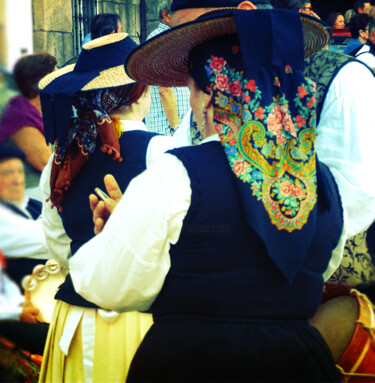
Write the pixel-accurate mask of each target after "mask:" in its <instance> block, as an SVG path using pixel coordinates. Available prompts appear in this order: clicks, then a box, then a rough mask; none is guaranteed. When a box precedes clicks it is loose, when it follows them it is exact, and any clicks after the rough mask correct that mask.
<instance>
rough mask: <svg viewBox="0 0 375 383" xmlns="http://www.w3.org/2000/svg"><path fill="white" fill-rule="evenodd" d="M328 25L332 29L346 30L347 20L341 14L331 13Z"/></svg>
mask: <svg viewBox="0 0 375 383" xmlns="http://www.w3.org/2000/svg"><path fill="white" fill-rule="evenodd" d="M327 24H328V25H329V26H330V27H331V28H332V29H344V28H345V18H344V15H343V14H342V13H341V12H331V13H330V14H329V15H328V17H327Z"/></svg>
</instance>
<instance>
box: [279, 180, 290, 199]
mask: <svg viewBox="0 0 375 383" xmlns="http://www.w3.org/2000/svg"><path fill="white" fill-rule="evenodd" d="M292 189H293V185H292V184H291V183H290V182H289V181H282V182H280V193H281V194H282V195H283V196H284V197H289V196H290V195H291V194H292Z"/></svg>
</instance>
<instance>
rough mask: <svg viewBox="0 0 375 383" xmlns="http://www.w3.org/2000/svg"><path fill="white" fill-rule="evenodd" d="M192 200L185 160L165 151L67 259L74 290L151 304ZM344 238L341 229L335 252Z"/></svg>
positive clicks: (126, 304) (122, 302)
mask: <svg viewBox="0 0 375 383" xmlns="http://www.w3.org/2000/svg"><path fill="white" fill-rule="evenodd" d="M212 140H215V141H219V136H218V135H214V136H211V137H209V138H208V139H206V140H204V141H203V142H202V143H201V145H203V144H204V143H205V142H208V141H212ZM190 202H191V187H190V179H189V176H188V174H187V171H186V169H185V167H184V165H183V164H182V162H181V161H180V160H179V159H177V157H175V156H173V155H171V154H163V155H162V156H161V157H160V158H159V159H158V161H156V162H155V163H154V164H153V165H152V166H151V167H150V168H149V169H147V170H146V171H145V172H143V173H142V174H140V175H139V176H138V177H136V178H134V179H133V180H132V181H131V183H130V184H129V186H128V188H127V190H126V192H125V194H124V196H123V197H122V199H121V200H120V202H119V203H118V205H117V206H116V208H115V210H114V212H113V213H112V214H111V216H110V218H109V220H108V221H107V223H106V225H105V226H104V229H103V231H102V232H101V233H100V234H98V235H97V236H96V237H94V238H93V239H91V240H90V241H89V242H87V243H86V244H85V245H84V246H82V247H81V248H80V249H79V250H78V252H77V253H76V254H75V255H74V257H73V258H72V259H71V260H70V262H69V263H70V273H71V276H72V280H73V284H74V288H75V289H76V291H77V292H78V293H79V294H80V295H82V296H83V297H84V298H86V299H87V300H90V301H92V302H95V303H96V304H98V305H99V306H101V307H103V308H106V309H108V310H115V311H119V312H125V311H137V310H139V311H143V310H147V309H148V308H150V306H151V305H152V303H153V302H154V300H155V299H156V297H157V295H158V293H159V292H160V290H161V288H162V286H163V283H164V279H165V277H166V275H167V273H168V271H169V268H170V262H171V261H170V256H169V249H170V245H171V244H175V243H176V242H177V241H178V238H179V236H180V232H181V228H182V224H183V219H184V218H185V216H186V213H187V211H188V209H189V206H190ZM124 217H129V218H128V219H124ZM343 233H344V232H343ZM345 240H346V237H345V234H344V236H343V237H342V238H341V239H340V243H339V245H338V247H337V249H338V251H336V253H337V254H336V256H340V254H341V253H342V246H343V244H344V243H345ZM333 258H335V257H333ZM335 262H337V260H336V259H335ZM108 275H110V281H111V283H110V284H108ZM328 277H329V276H327V277H326V278H328Z"/></svg>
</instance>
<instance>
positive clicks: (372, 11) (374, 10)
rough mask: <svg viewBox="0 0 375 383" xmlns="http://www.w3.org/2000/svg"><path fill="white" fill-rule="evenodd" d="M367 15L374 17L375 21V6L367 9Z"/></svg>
mask: <svg viewBox="0 0 375 383" xmlns="http://www.w3.org/2000/svg"><path fill="white" fill-rule="evenodd" d="M366 13H367V14H368V15H369V16H370V17H372V18H373V19H375V5H372V6H371V7H369V8H367V9H366Z"/></svg>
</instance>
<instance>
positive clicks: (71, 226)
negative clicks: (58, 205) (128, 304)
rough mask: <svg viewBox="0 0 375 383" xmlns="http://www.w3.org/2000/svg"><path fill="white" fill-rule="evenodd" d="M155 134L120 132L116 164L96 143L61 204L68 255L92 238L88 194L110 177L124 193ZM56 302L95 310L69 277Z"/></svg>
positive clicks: (140, 167) (143, 163) (142, 165)
mask: <svg viewBox="0 0 375 383" xmlns="http://www.w3.org/2000/svg"><path fill="white" fill-rule="evenodd" d="M155 135H156V134H155V133H150V132H146V131H141V130H134V131H129V132H125V133H123V135H122V136H121V138H120V145H121V157H122V158H123V162H121V163H120V162H117V161H114V160H113V159H112V157H111V156H109V155H108V154H106V153H103V152H101V150H100V147H101V144H102V143H101V141H100V140H99V141H98V143H97V146H96V149H95V152H94V153H93V154H92V156H91V158H90V160H89V161H88V162H87V163H86V164H85V166H84V168H83V169H82V170H81V172H80V173H79V176H78V177H77V178H76V179H74V181H73V182H72V186H71V188H70V189H69V190H68V191H67V192H66V194H65V197H64V201H63V203H62V207H63V211H62V212H61V213H60V216H61V219H62V222H63V225H64V228H65V231H66V233H67V235H68V236H69V238H70V239H71V240H72V242H71V245H70V247H71V251H72V255H74V254H75V253H76V251H77V250H78V249H79V248H80V247H81V246H82V245H83V244H84V243H86V242H87V241H89V240H90V239H91V238H93V237H94V224H93V221H92V212H91V210H90V204H89V195H90V194H92V193H93V192H94V189H95V187H99V188H100V189H102V190H104V191H105V190H106V189H105V186H104V181H103V178H104V176H105V175H106V174H108V173H110V174H112V175H113V176H114V177H115V178H116V180H117V182H118V184H119V186H120V188H121V190H122V191H125V190H126V188H127V187H128V185H129V183H130V181H131V180H132V179H133V178H134V177H136V176H137V175H138V174H140V173H142V172H143V171H144V170H145V169H146V152H147V146H148V144H149V142H150V140H151V138H152V137H154V136H155ZM56 299H60V300H62V301H64V302H67V303H69V304H72V305H75V306H84V307H97V306H96V305H94V304H93V303H91V302H88V301H86V300H85V299H83V298H82V297H81V296H79V295H78V294H77V293H76V292H75V291H74V288H73V284H72V281H71V278H70V275H68V276H67V278H66V280H65V282H64V283H63V284H62V285H61V286H60V288H59V291H58V292H57V294H56Z"/></svg>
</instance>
